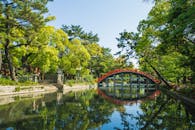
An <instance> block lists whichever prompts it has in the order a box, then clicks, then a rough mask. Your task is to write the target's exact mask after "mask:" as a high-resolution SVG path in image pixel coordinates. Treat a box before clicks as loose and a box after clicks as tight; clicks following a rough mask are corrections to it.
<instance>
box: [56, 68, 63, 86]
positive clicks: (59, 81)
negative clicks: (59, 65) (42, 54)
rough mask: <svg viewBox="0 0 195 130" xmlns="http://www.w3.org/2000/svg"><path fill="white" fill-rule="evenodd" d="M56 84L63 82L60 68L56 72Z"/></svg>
mask: <svg viewBox="0 0 195 130" xmlns="http://www.w3.org/2000/svg"><path fill="white" fill-rule="evenodd" d="M57 84H63V73H62V71H61V70H60V69H58V72H57Z"/></svg>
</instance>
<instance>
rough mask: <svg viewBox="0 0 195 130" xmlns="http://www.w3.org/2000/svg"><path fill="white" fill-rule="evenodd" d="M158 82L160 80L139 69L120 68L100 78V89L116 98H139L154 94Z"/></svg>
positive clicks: (104, 93)
mask: <svg viewBox="0 0 195 130" xmlns="http://www.w3.org/2000/svg"><path fill="white" fill-rule="evenodd" d="M158 83H159V80H157V79H155V78H153V77H152V76H150V75H148V74H146V73H144V72H141V71H139V70H127V69H120V70H119V69H118V70H114V71H110V72H108V73H106V74H105V75H103V76H102V77H100V78H99V79H98V91H99V93H100V92H101V95H106V96H109V97H111V98H114V99H122V100H137V99H140V98H145V97H148V96H150V95H152V94H153V93H154V92H155V91H156V90H157V85H158ZM102 93H103V94H102Z"/></svg>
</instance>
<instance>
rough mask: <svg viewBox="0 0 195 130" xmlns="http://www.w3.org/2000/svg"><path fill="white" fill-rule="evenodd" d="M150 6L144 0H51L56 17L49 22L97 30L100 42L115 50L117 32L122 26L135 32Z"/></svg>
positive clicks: (149, 3)
mask: <svg viewBox="0 0 195 130" xmlns="http://www.w3.org/2000/svg"><path fill="white" fill-rule="evenodd" d="M152 6H153V3H152V2H143V0H54V1H53V2H50V3H49V4H48V8H49V14H50V15H54V16H56V20H55V21H52V22H50V23H49V25H53V26H55V27H56V28H60V27H61V26H62V24H65V25H71V24H73V25H81V27H83V29H84V30H86V31H92V32H94V33H97V34H98V36H99V38H100V42H99V44H100V45H101V46H104V47H108V48H110V49H112V53H113V54H114V53H115V52H117V51H118V49H117V41H116V37H118V34H119V33H120V32H122V31H123V30H124V29H126V30H127V31H133V32H135V31H136V28H137V25H138V23H139V21H140V20H142V19H145V18H146V17H147V14H148V12H149V11H150V10H151V8H152Z"/></svg>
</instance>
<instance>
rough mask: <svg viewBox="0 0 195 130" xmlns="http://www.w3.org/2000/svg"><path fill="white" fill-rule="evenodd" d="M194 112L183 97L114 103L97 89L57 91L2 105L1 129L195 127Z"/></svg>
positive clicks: (53, 129)
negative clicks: (186, 105) (182, 99)
mask: <svg viewBox="0 0 195 130" xmlns="http://www.w3.org/2000/svg"><path fill="white" fill-rule="evenodd" d="M192 119H193V115H191V114H190V113H189V111H188V110H187V109H186V107H185V106H184V105H182V103H181V102H180V101H177V100H174V99H171V98H170V97H168V96H166V95H164V94H162V93H161V94H160V95H158V96H157V97H156V98H154V99H152V100H151V99H146V100H144V101H142V102H133V103H130V104H126V105H124V104H123V105H122V104H120V105H119V104H113V103H112V102H110V101H109V100H107V99H104V98H103V97H101V96H99V95H98V94H97V92H96V91H86V92H70V93H68V94H63V93H53V94H45V95H42V96H39V97H31V98H28V99H26V98H25V100H23V98H21V97H20V99H17V100H15V102H12V103H9V104H7V105H5V104H4V105H0V129H2V130H5V129H6V128H13V129H14V130H37V129H38V130H46V129H47V130H61V129H63V130H72V129H73V130H86V129H89V130H94V129H95V130H98V129H102V130H108V129H109V130H111V129H116V130H119V129H124V130H128V129H129V130H131V129H135V130H136V129H149V130H150V129H177V128H178V129H189V130H190V129H195V122H194V121H193V120H192Z"/></svg>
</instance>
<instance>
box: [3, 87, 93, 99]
mask: <svg viewBox="0 0 195 130" xmlns="http://www.w3.org/2000/svg"><path fill="white" fill-rule="evenodd" d="M92 88H96V86H95V85H79V84H78V85H73V86H72V87H71V86H67V85H64V86H63V89H62V91H63V92H69V91H81V90H86V89H92ZM58 90H59V89H58V88H57V87H56V85H54V84H39V85H32V86H12V85H7V86H1V85H0V96H6V95H22V94H31V93H52V92H56V91H58Z"/></svg>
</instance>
